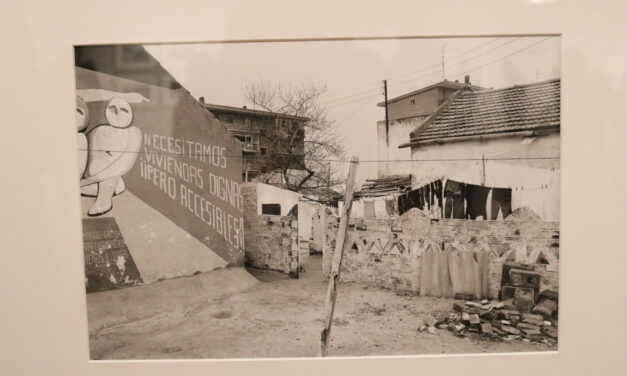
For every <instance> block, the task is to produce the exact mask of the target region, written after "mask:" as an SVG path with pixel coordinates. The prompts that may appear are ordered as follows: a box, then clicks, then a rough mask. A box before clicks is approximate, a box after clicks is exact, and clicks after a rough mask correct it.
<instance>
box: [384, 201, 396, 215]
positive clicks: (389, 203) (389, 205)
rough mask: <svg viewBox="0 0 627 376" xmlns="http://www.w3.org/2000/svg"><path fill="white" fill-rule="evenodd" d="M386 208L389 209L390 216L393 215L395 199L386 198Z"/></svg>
mask: <svg viewBox="0 0 627 376" xmlns="http://www.w3.org/2000/svg"><path fill="white" fill-rule="evenodd" d="M385 209H386V210H387V213H388V216H389V217H391V216H393V215H394V214H395V213H394V200H392V199H390V200H385Z"/></svg>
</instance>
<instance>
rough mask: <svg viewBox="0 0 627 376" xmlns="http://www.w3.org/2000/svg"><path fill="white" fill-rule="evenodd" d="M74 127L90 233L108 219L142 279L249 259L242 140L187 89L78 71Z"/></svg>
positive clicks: (88, 260) (89, 266) (91, 269)
mask: <svg viewBox="0 0 627 376" xmlns="http://www.w3.org/2000/svg"><path fill="white" fill-rule="evenodd" d="M76 123H77V145H78V146H77V147H78V164H79V173H78V175H79V180H80V193H81V196H82V197H83V199H82V203H83V210H84V211H83V214H84V216H85V217H84V223H83V227H84V229H83V230H84V231H85V228H87V227H89V228H91V229H92V230H91V231H92V232H93V231H95V230H94V229H97V228H98V226H99V223H100V224H102V223H104V222H96V221H95V220H96V219H99V218H102V217H111V218H112V219H113V220H114V221H115V223H117V225H118V226H119V233H120V234H119V235H120V239H121V240H119V241H120V242H124V244H125V247H126V248H127V249H128V255H127V256H125V260H127V261H128V262H131V263H134V264H137V270H138V273H139V274H138V276H137V278H138V279H136V280H139V279H143V280H144V282H146V281H148V283H149V282H152V281H155V280H159V279H163V278H175V277H179V276H185V275H191V274H194V273H197V272H206V271H209V270H212V269H215V268H218V267H224V266H226V265H233V266H241V265H243V262H244V220H243V210H244V207H243V197H242V193H241V188H240V186H241V179H242V178H241V163H242V158H241V155H242V154H241V153H242V151H241V145H240V144H239V143H237V142H236V141H235V140H234V139H233V138H232V137H230V136H229V135H228V133H227V131H226V128H225V127H224V125H223V124H222V123H220V122H219V121H218V120H217V119H216V118H215V117H213V115H211V114H210V113H209V112H208V111H206V110H205V109H204V108H203V107H202V106H201V105H200V104H199V103H198V102H197V101H196V100H195V99H194V98H193V97H192V96H191V95H190V94H189V92H187V91H186V90H185V89H170V88H166V87H161V86H155V85H150V84H146V83H142V82H138V81H133V80H129V79H125V78H121V77H117V76H113V75H109V74H104V73H101V72H96V71H91V70H88V69H83V68H78V67H77V68H76ZM89 221H94V222H93V223H89ZM102 231H105V229H102ZM190 239H194V241H195V242H196V243H194V242H193V241H192V240H190ZM85 246H86V252H87V248H88V246H87V243H85ZM93 260H95V258H94V257H92V256H90V254H88V253H85V267H86V273H87V274H90V273H91V275H94V273H96V269H97V270H98V273H100V274H103V273H104V272H102V265H100V264H95V263H93V262H92V261H93ZM114 264H115V263H111V262H108V263H105V264H104V265H108V268H110V270H109V276H113V278H115V279H116V281H117V280H118V279H117V277H116V273H117V272H116V270H115V268H114V266H115V265H114ZM98 273H96V274H98ZM105 274H106V273H105ZM103 275H104V274H103ZM144 276H146V278H143V277H144ZM107 278H108V277H107ZM86 281H87V280H86ZM101 285H102V286H104V285H107V284H106V283H104V284H100V285H99V286H101ZM107 286H109V287H110V288H115V287H124V286H126V285H124V284H119V283H118V284H110V285H107ZM99 288H100V287H99ZM99 288H97V289H96V290H98V289H99ZM90 289H91V291H96V290H93V289H92V288H91V287H90Z"/></svg>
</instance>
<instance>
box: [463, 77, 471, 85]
mask: <svg viewBox="0 0 627 376" xmlns="http://www.w3.org/2000/svg"><path fill="white" fill-rule="evenodd" d="M464 84H466V86H470V76H469V75H465V76H464Z"/></svg>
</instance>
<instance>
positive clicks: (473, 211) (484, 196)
mask: <svg viewBox="0 0 627 376" xmlns="http://www.w3.org/2000/svg"><path fill="white" fill-rule="evenodd" d="M488 193H490V188H487V187H482V186H480V185H473V184H467V185H466V215H467V216H468V218H470V219H477V217H479V216H481V217H482V218H483V219H488V214H487V212H486V203H487V201H488Z"/></svg>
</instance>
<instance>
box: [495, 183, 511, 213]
mask: <svg viewBox="0 0 627 376" xmlns="http://www.w3.org/2000/svg"><path fill="white" fill-rule="evenodd" d="M491 204H492V213H491V219H492V220H495V219H496V218H497V217H498V215H499V209H501V212H502V213H503V219H505V218H507V216H508V215H510V214H511V213H512V190H511V189H510V188H494V189H493V190H492V203H491Z"/></svg>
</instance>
